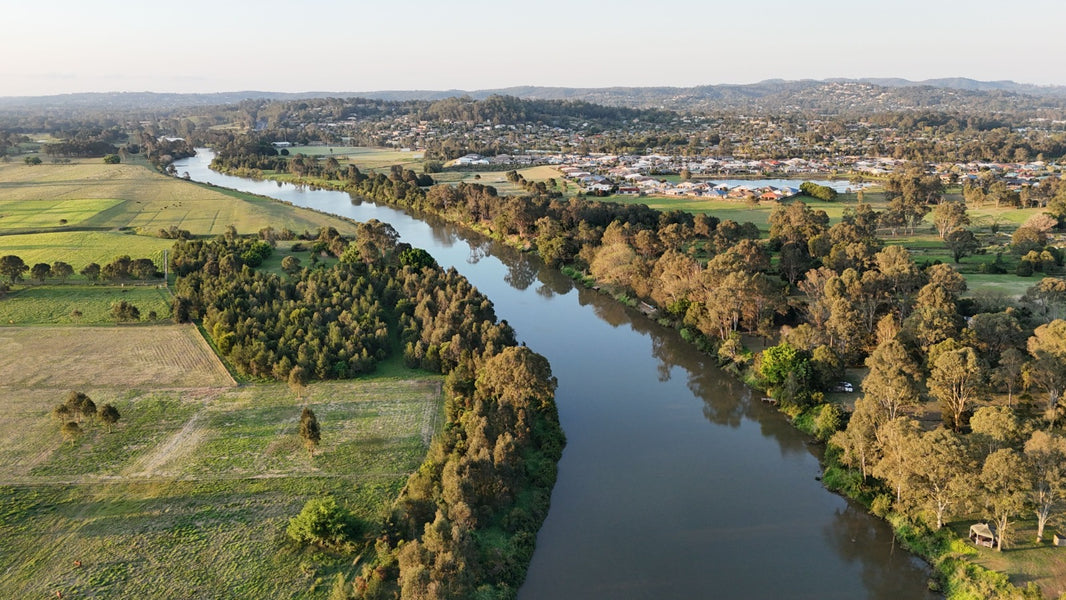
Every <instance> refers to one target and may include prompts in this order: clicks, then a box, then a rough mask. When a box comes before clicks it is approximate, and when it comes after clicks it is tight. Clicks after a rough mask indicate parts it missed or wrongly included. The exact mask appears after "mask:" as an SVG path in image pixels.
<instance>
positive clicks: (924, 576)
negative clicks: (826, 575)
mask: <svg viewBox="0 0 1066 600" xmlns="http://www.w3.org/2000/svg"><path fill="white" fill-rule="evenodd" d="M822 533H823V534H824V536H825V538H826V539H827V540H828V541H829V543H830V544H831V545H832V546H833V547H834V548H835V549H836V552H837V555H838V556H840V558H841V559H843V560H844V561H845V562H847V563H854V562H856V561H858V564H859V565H861V566H862V581H863V583H864V584H865V587H866V591H867V597H868V598H874V599H884V600H889V599H891V600H895V599H896V598H936V597H937V596H936V595H934V594H932V593H930V592H929V590H928V588H927V587H926V586H925V585H924V584H925V582H926V581H927V580H928V577H929V569H928V568H927V567H925V566H924V565H923V564H922V563H920V562H919V561H918V560H917V559H916V558H914V557H913V556H912V555H911V554H910V553H909V552H907V551H906V550H904V549H903V548H901V547H899V546H898V545H897V544H896V540H895V536H894V535H893V533H892V530H891V528H890V527H889V526H888V524H886V523H884V522H883V521H879V520H877V519H876V518H874V517H872V516H871V515H869V514H867V513H866V512H865V511H863V510H861V509H859V508H857V507H856V506H855V505H854V504H853V503H852V502H846V503H845V504H844V507H843V508H842V509H839V510H837V511H836V518H835V519H832V520H830V521H829V522H828V523H827V524H826V525H825V527H824V528H823V530H822ZM906 585H910V586H912V589H906V588H905V587H904V586H906Z"/></svg>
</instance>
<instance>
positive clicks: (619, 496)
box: [175, 150, 934, 600]
mask: <svg viewBox="0 0 1066 600" xmlns="http://www.w3.org/2000/svg"><path fill="white" fill-rule="evenodd" d="M211 157H212V155H211V154H210V152H209V151H205V150H201V151H200V152H199V153H198V155H197V156H196V157H194V158H189V159H184V160H181V161H179V162H177V163H175V167H176V168H177V170H178V172H179V173H184V172H188V173H189V175H190V178H191V179H193V180H196V181H204V182H210V183H214V184H216V185H220V186H224V187H229V188H235V189H239V190H243V191H248V192H253V193H257V194H262V195H265V196H271V197H274V198H277V199H280V200H283V201H286V202H290V203H292V204H295V205H298V206H306V207H310V208H314V209H316V210H319V211H323V212H329V213H334V214H337V215H341V216H345V217H350V218H352V219H356V220H359V221H366V220H369V219H378V220H380V221H384V222H387V223H390V224H391V225H392V226H393V227H394V228H395V229H396V230H397V231H398V232H399V233H400V235H401V239H402V240H403V241H406V242H408V243H410V244H412V245H413V246H417V247H421V248H424V249H426V250H428V251H429V252H430V253H431V254H432V255H433V256H434V257H435V258H436V259H437V261H438V262H439V263H440V264H441V265H442V266H444V267H445V268H447V267H449V266H454V267H455V268H456V269H457V270H458V271H459V272H460V273H462V274H463V275H465V276H466V277H467V279H469V280H470V281H471V282H472V283H473V284H474V285H476V286H477V287H478V288H479V289H480V290H481V291H482V292H484V293H485V294H486V295H487V296H488V297H489V298H490V299H491V300H492V301H493V303H494V304H495V306H496V314H497V315H498V316H499V317H500V318H501V319H506V320H507V321H508V322H509V323H511V325H513V326H514V328H515V330H516V331H517V333H518V336H519V338H520V339H521V340H522V341H524V342H526V343H528V344H529V346H530V347H531V348H533V349H534V350H536V351H537V352H539V353H541V354H543V355H545V356H546V357H547V358H548V360H549V361H550V362H551V365H552V370H553V372H554V374H555V375H556V376H557V377H558V379H559V388H558V391H557V395H556V400H557V402H558V405H559V413H560V419H561V421H562V426H563V429H564V430H565V432H566V435H567V447H566V450H565V452H564V454H563V458H562V461H561V462H560V464H559V479H558V481H557V483H556V485H555V489H554V491H553V493H552V505H551V510H550V512H549V514H548V518H547V520H546V521H545V522H544V525H543V527H542V529H541V531H540V534H539V535H538V537H537V548H536V552H535V554H534V555H533V562H532V564H531V565H530V569H529V574H528V577H527V579H526V582H525V584H524V586H523V587H522V589H521V591H520V593H519V597H520V598H521V599H523V600H530V599H539V598H553V599H558V598H575V599H577V598H580V599H586V598H723V599H724V598H744V599H753V598H818V599H824V598H842V599H843V598H847V599H854V598H874V599H884V600H889V599H891V600H895V599H898V598H932V597H934V596H933V595H932V594H931V593H930V592H929V590H928V585H927V580H928V577H929V570H928V568H927V567H926V566H925V565H924V563H922V562H921V561H920V560H918V559H916V558H915V557H913V556H912V555H910V554H908V553H906V552H905V551H903V550H902V549H900V548H899V547H897V546H896V545H895V544H894V540H893V534H892V531H891V529H890V528H889V527H888V525H887V524H885V523H884V522H882V521H880V520H879V519H876V518H874V517H871V516H870V515H868V514H866V513H865V512H864V511H863V510H861V508H858V507H856V506H854V505H852V504H851V503H849V502H848V501H847V500H845V499H843V498H841V497H839V496H836V495H834V494H831V493H829V492H828V491H826V490H825V489H824V488H823V487H822V486H821V484H820V483H819V482H818V481H817V480H816V479H815V477H816V476H817V475H818V474H819V472H820V469H819V464H818V457H817V454H816V450H815V449H813V448H811V447H810V446H809V445H808V440H807V438H806V437H805V436H804V435H803V434H801V433H800V432H798V431H796V430H795V429H794V428H792V427H791V426H790V425H789V424H788V423H787V422H786V420H785V419H784V417H783V416H782V415H781V414H779V413H777V412H776V411H774V410H773V409H770V408H768V407H766V406H764V405H763V404H762V403H761V402H758V401H757V400H756V399H753V398H752V396H751V392H750V390H749V389H748V388H746V387H745V386H743V385H742V384H740V383H739V382H737V381H736V380H735V379H734V378H732V377H730V376H729V375H727V374H725V373H723V372H721V371H719V370H718V369H717V368H716V366H715V365H714V362H713V361H712V360H711V359H710V358H709V357H707V356H704V355H701V354H700V353H698V352H697V351H696V350H695V349H694V348H693V347H692V346H691V345H690V344H688V343H686V342H684V341H683V340H681V338H680V336H679V335H678V334H677V333H676V332H675V331H673V330H671V329H667V328H664V327H661V326H659V325H658V324H657V323H655V322H653V321H651V320H649V319H647V318H645V317H644V316H642V315H640V314H639V313H637V312H635V311H632V310H630V309H628V308H626V307H624V306H622V305H621V304H619V303H617V302H615V301H614V300H612V299H611V298H608V297H606V296H604V295H602V294H599V293H598V292H594V291H591V290H587V289H584V288H580V287H576V286H575V285H574V284H573V283H572V282H571V281H570V280H569V279H567V278H566V277H564V276H563V275H562V274H560V273H559V272H557V271H555V270H553V269H549V268H547V267H545V266H544V265H543V264H542V263H541V262H540V261H539V260H537V258H536V257H534V256H530V255H529V254H522V253H519V252H517V251H515V250H514V249H512V248H508V247H506V246H503V245H500V244H495V243H492V242H491V241H489V240H486V239H484V238H482V237H480V236H477V235H475V234H471V233H469V232H466V231H462V230H460V229H458V228H456V227H453V226H449V225H446V224H441V223H440V222H439V221H437V220H433V219H427V220H420V219H416V218H414V217H412V216H410V215H408V214H407V213H405V212H403V211H401V210H398V209H394V208H390V207H386V206H379V205H375V204H372V203H370V202H358V201H355V202H353V201H352V199H351V198H350V197H349V195H348V194H346V193H343V192H336V191H328V190H309V189H306V188H301V187H296V186H292V185H288V184H282V185H279V184H277V183H275V182H272V181H254V180H250V179H244V178H239V177H231V176H226V175H221V174H219V173H215V172H213V171H211V170H210V169H208V164H209V163H210V161H211ZM242 233H243V232H242Z"/></svg>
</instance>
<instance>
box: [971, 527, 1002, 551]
mask: <svg viewBox="0 0 1066 600" xmlns="http://www.w3.org/2000/svg"><path fill="white" fill-rule="evenodd" d="M970 539H971V540H973V543H974V544H977V545H978V546H984V547H986V548H992V547H993V546H995V545H996V536H995V534H993V533H992V529H991V528H990V527H989V526H988V523H974V524H973V525H970Z"/></svg>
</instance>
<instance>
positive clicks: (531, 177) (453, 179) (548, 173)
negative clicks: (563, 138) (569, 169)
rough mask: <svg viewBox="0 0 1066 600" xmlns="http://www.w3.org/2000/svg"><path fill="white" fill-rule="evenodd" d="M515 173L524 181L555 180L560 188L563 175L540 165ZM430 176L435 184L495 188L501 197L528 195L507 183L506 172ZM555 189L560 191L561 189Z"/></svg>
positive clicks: (520, 188)
mask: <svg viewBox="0 0 1066 600" xmlns="http://www.w3.org/2000/svg"><path fill="white" fill-rule="evenodd" d="M517 171H518V174H519V175H521V176H522V177H524V178H525V180H526V181H534V182H536V181H547V180H549V179H555V180H556V181H557V182H559V186H562V181H563V174H562V173H561V172H560V171H557V170H555V169H554V168H552V167H549V166H543V165H542V166H537V167H529V168H526V169H517ZM431 176H432V177H433V180H434V181H436V182H437V183H450V184H458V183H460V182H462V183H480V184H481V185H491V186H492V187H494V188H496V191H497V192H498V193H499V194H500V195H501V196H508V195H521V194H526V193H528V192H526V190H524V189H522V187H521V186H518V185H516V184H513V183H511V182H510V181H507V171H444V172H442V173H433V174H432V175H431ZM557 189H560V190H561V189H562V187H559V188H557Z"/></svg>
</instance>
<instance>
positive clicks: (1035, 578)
mask: <svg viewBox="0 0 1066 600" xmlns="http://www.w3.org/2000/svg"><path fill="white" fill-rule="evenodd" d="M978 520H979V519H977V518H974V519H969V520H964V521H958V522H954V523H949V524H947V526H948V527H950V528H951V529H952V530H953V531H954V532H955V534H956V535H958V536H959V538H960V539H961V540H963V541H962V542H960V543H962V544H964V545H965V548H966V550H967V553H968V554H969V556H968V559H969V560H971V561H973V562H974V563H977V564H979V565H981V566H982V567H985V568H987V569H992V570H993V571H999V572H1000V573H1007V574H1008V576H1009V577H1010V580H1011V583H1013V584H1015V585H1017V586H1019V587H1022V588H1024V587H1025V586H1026V584H1028V583H1029V582H1030V581H1031V582H1033V583H1035V584H1036V585H1038V586H1040V589H1041V590H1042V591H1043V593H1044V597H1045V598H1061V597H1062V595H1063V594H1066V551H1064V550H1063V549H1062V548H1055V547H1053V546H1051V543H1050V542H1051V536H1052V535H1054V533H1055V531H1056V529H1055V527H1053V526H1052V527H1049V528H1047V529H1045V530H1044V543H1043V544H1037V543H1036V520H1035V519H1019V520H1018V521H1012V523H1011V528H1010V533H1009V536H1010V545H1009V546H1008V547H1007V548H1006V549H1004V551H1003V552H998V551H996V550H993V549H990V548H982V547H979V546H974V545H973V544H970V543H969V542H968V541H966V538H967V536H968V535H969V530H970V525H972V524H973V523H974V522H976V521H978Z"/></svg>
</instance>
